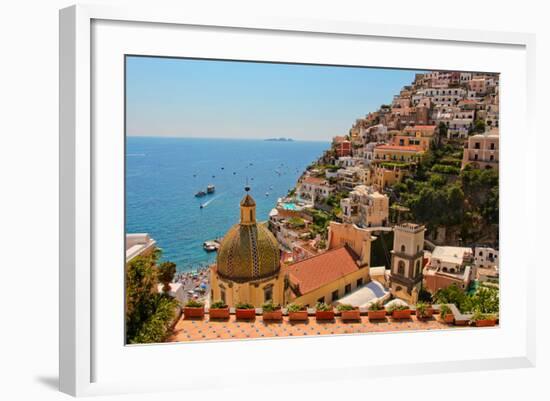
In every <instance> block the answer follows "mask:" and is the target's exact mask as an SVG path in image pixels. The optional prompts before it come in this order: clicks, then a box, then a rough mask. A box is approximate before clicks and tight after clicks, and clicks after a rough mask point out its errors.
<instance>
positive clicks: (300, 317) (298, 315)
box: [288, 310, 308, 322]
mask: <svg viewBox="0 0 550 401" xmlns="http://www.w3.org/2000/svg"><path fill="white" fill-rule="evenodd" d="M307 319H308V317H307V310H301V311H298V312H288V320H290V321H291V322H299V321H302V322H303V321H305V320H307Z"/></svg>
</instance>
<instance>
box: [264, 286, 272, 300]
mask: <svg viewBox="0 0 550 401" xmlns="http://www.w3.org/2000/svg"><path fill="white" fill-rule="evenodd" d="M272 299H273V287H272V286H269V287H267V288H264V302H269V301H271V300H272Z"/></svg>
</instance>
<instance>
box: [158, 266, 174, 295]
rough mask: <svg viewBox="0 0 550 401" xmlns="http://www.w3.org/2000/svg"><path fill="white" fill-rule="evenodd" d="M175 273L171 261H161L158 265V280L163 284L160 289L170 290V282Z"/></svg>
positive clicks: (166, 291)
mask: <svg viewBox="0 0 550 401" xmlns="http://www.w3.org/2000/svg"><path fill="white" fill-rule="evenodd" d="M175 274H176V264H175V263H173V262H162V263H161V264H160V265H159V267H158V280H159V281H160V282H161V283H162V284H163V287H162V291H163V292H164V293H168V292H169V291H170V283H171V282H172V280H173V279H174V276H175Z"/></svg>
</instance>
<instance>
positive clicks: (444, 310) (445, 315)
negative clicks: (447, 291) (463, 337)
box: [439, 305, 455, 324]
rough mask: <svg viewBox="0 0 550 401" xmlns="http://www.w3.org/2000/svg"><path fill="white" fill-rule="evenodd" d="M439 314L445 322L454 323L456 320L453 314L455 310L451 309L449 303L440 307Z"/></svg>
mask: <svg viewBox="0 0 550 401" xmlns="http://www.w3.org/2000/svg"><path fill="white" fill-rule="evenodd" d="M439 316H441V319H442V320H443V321H444V322H445V323H449V324H451V323H453V322H454V320H455V317H454V315H453V312H452V311H451V308H449V306H448V305H441V306H440V307H439Z"/></svg>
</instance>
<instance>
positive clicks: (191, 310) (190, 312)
mask: <svg viewBox="0 0 550 401" xmlns="http://www.w3.org/2000/svg"><path fill="white" fill-rule="evenodd" d="M183 315H184V318H185V319H189V318H194V317H195V318H197V317H198V318H201V319H202V318H203V317H204V306H201V307H198V308H195V307H191V306H184V307H183Z"/></svg>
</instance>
